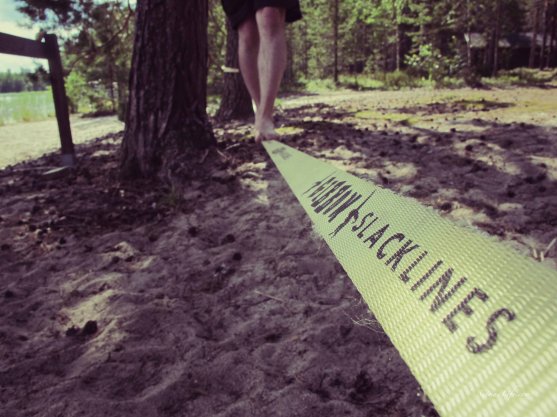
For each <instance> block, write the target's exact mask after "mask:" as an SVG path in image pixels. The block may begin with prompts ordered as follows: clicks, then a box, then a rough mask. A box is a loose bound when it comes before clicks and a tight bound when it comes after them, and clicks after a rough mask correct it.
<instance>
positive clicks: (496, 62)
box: [491, 0, 501, 77]
mask: <svg viewBox="0 0 557 417" xmlns="http://www.w3.org/2000/svg"><path fill="white" fill-rule="evenodd" d="M500 39H501V0H497V2H496V4H495V30H494V33H493V69H492V72H491V75H492V76H493V77H495V76H497V72H498V71H499V40H500Z"/></svg>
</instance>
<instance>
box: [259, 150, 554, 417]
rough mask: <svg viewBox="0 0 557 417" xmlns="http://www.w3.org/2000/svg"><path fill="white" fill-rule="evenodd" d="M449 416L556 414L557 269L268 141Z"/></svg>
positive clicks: (350, 272)
mask: <svg viewBox="0 0 557 417" xmlns="http://www.w3.org/2000/svg"><path fill="white" fill-rule="evenodd" d="M263 144H264V146H265V148H266V150H267V152H268V153H269V155H270V156H271V158H272V159H273V161H274V162H275V164H276V165H277V167H278V169H279V171H280V173H281V174H282V175H283V177H284V178H285V180H286V182H287V183H288V184H289V186H290V188H291V189H292V191H293V192H294V194H295V195H296V197H297V198H298V200H299V201H300V203H301V205H302V206H303V207H304V209H305V210H306V212H307V213H308V215H309V216H310V218H311V219H312V221H313V222H314V224H315V227H316V229H317V231H318V232H319V233H320V234H321V236H323V238H324V239H325V241H326V242H327V244H328V245H329V247H330V248H331V250H332V251H333V253H334V254H335V256H336V257H337V259H338V261H339V262H340V263H341V265H342V266H343V267H344V269H345V270H346V272H347V274H348V275H349V276H350V278H351V279H352V281H353V282H354V284H355V285H356V287H357V288H358V290H359V292H360V293H361V295H362V297H363V298H364V299H365V301H366V302H367V304H368V305H369V307H370V309H371V311H372V312H373V314H374V315H375V316H376V317H377V319H378V320H379V322H380V323H381V325H382V326H383V329H384V330H385V332H386V333H387V335H388V336H389V337H390V338H391V340H392V342H393V344H394V345H395V347H396V348H397V349H398V351H399V352H400V354H401V356H402V358H403V359H404V360H405V361H406V363H407V364H408V366H409V367H410V369H411V371H412V372H413V374H414V375H415V377H416V379H417V380H418V381H419V382H420V384H421V385H422V388H423V389H424V391H425V393H426V394H427V395H428V396H429V398H431V400H432V402H433V403H434V404H435V406H436V409H437V411H438V412H439V413H440V414H441V415H443V416H445V417H460V416H462V417H469V416H497V417H499V416H517V417H518V416H520V417H530V416H540V417H542V416H543V417H546V416H548V417H549V416H557V303H556V301H557V273H556V272H555V271H554V270H552V269H549V268H547V267H545V266H543V265H541V264H539V263H536V262H534V261H532V260H530V259H527V258H525V257H522V256H521V255H519V254H517V253H515V252H514V251H513V250H511V249H509V248H507V247H505V246H503V245H501V244H499V243H497V242H495V241H494V240H493V239H489V238H487V237H484V236H482V235H480V234H479V233H475V232H473V231H471V230H468V229H464V228H461V227H457V226H456V225H454V224H452V223H451V222H450V221H448V220H445V219H443V218H442V217H440V216H439V215H438V214H436V213H435V212H434V211H433V210H431V209H429V208H427V207H425V206H423V205H421V204H420V203H418V202H417V201H415V200H413V199H410V198H407V197H402V196H399V195H396V194H394V193H393V192H391V191H389V190H386V189H383V188H381V187H378V186H377V185H375V184H372V183H370V182H366V181H363V180H361V179H358V178H356V177H354V176H352V175H350V174H347V173H346V172H344V171H341V170H339V169H336V168H334V167H332V166H331V165H329V164H327V163H325V162H322V161H319V160H317V159H315V158H313V157H311V156H308V155H306V154H304V153H302V152H300V151H297V150H296V149H293V148H291V147H289V146H286V145H284V144H282V143H279V142H276V141H268V142H263Z"/></svg>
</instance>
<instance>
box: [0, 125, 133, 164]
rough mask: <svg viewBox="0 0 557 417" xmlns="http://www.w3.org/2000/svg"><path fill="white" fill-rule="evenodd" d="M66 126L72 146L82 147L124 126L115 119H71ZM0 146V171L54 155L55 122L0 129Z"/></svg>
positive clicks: (57, 146)
mask: <svg viewBox="0 0 557 417" xmlns="http://www.w3.org/2000/svg"><path fill="white" fill-rule="evenodd" d="M70 124H71V129H72V137H73V142H74V144H81V143H86V142H88V141H90V140H92V139H95V138H98V137H100V136H104V135H106V134H108V133H113V132H118V131H120V130H122V129H123V128H124V124H123V123H122V122H120V121H119V120H118V119H117V117H116V116H108V117H97V118H81V117H78V116H71V118H70ZM0 146H1V147H2V152H0V168H4V167H6V166H8V165H13V164H16V163H18V162H21V161H24V160H26V159H32V158H38V157H39V156H41V155H43V154H44V153H47V152H55V151H57V150H59V149H60V136H59V134H58V125H57V123H56V119H49V120H45V121H41V122H30V123H17V124H12V125H6V126H0Z"/></svg>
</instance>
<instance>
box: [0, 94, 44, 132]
mask: <svg viewBox="0 0 557 417" xmlns="http://www.w3.org/2000/svg"><path fill="white" fill-rule="evenodd" d="M54 116H55V111H54V101H53V99H52V93H51V92H50V91H29V92H23V93H4V94H0V126H1V125H7V124H12V123H21V122H35V121H39V120H45V119H48V118H50V117H54Z"/></svg>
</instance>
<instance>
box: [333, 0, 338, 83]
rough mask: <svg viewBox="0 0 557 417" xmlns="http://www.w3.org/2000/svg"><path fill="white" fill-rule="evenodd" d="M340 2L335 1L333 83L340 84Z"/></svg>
mask: <svg viewBox="0 0 557 417" xmlns="http://www.w3.org/2000/svg"><path fill="white" fill-rule="evenodd" d="M338 3H339V0H333V81H334V82H335V84H338V25H339V10H338V7H339V4H338Z"/></svg>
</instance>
